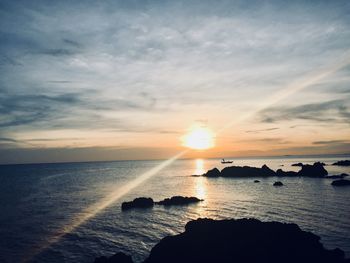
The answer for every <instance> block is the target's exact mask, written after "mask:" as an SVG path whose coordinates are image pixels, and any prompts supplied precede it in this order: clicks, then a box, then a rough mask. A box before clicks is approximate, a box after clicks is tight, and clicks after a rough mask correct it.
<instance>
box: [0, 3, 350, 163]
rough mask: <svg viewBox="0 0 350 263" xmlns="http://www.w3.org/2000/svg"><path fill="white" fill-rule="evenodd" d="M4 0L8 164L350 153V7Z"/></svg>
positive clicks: (0, 10)
mask: <svg viewBox="0 0 350 263" xmlns="http://www.w3.org/2000/svg"><path fill="white" fill-rule="evenodd" d="M77 2H78V1H76V3H73V2H72V1H13V0H11V1H4V0H2V1H0V163H9V162H15V163H18V162H53V161H80V160H115V159H152V158H167V157H169V156H171V155H173V154H176V153H177V152H178V151H181V149H182V146H181V138H182V136H183V135H184V134H186V132H188V130H189V129H190V128H191V127H193V126H194V125H197V126H205V127H208V128H209V129H211V130H212V131H213V132H214V133H216V147H214V148H213V149H211V150H208V151H206V152H205V153H203V152H201V153H198V152H195V153H191V154H192V155H190V156H192V157H195V156H196V155H198V156H199V155H200V156H207V157H215V156H218V157H224V156H250V155H281V154H282V155H284V154H333V153H349V152H350V85H349V84H350V74H349V73H350V16H349V13H350V2H349V1H256V2H255V1H203V0H201V1H160V0H159V1H134V0H130V1H79V3H77Z"/></svg>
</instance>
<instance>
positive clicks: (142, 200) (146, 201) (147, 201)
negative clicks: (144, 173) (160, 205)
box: [122, 197, 154, 211]
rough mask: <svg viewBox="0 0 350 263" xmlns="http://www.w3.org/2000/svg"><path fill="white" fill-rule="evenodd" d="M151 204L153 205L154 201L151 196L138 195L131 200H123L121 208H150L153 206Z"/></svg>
mask: <svg viewBox="0 0 350 263" xmlns="http://www.w3.org/2000/svg"><path fill="white" fill-rule="evenodd" d="M153 205H154V201H153V199H152V198H149V197H138V198H135V199H134V200H133V201H130V202H123V203H122V210H123V211H125V210H129V209H132V208H150V207H153Z"/></svg>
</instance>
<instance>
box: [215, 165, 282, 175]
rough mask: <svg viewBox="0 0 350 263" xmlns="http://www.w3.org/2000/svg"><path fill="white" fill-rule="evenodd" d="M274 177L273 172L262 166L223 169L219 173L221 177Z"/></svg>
mask: <svg viewBox="0 0 350 263" xmlns="http://www.w3.org/2000/svg"><path fill="white" fill-rule="evenodd" d="M275 175H276V173H275V171H273V170H271V169H270V168H269V167H267V166H266V165H263V166H262V167H261V168H257V167H250V166H243V167H242V166H230V167H225V168H224V169H223V170H222V171H221V176H222V177H267V176H275Z"/></svg>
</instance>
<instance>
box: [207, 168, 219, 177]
mask: <svg viewBox="0 0 350 263" xmlns="http://www.w3.org/2000/svg"><path fill="white" fill-rule="evenodd" d="M220 175H221V174H220V171H219V169H218V168H213V169H211V170H209V171H208V172H206V173H205V174H203V176H206V177H219V176H220Z"/></svg>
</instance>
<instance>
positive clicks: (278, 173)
mask: <svg viewBox="0 0 350 263" xmlns="http://www.w3.org/2000/svg"><path fill="white" fill-rule="evenodd" d="M276 175H277V176H298V173H297V172H293V171H286V172H285V171H283V170H282V169H278V170H277V171H276Z"/></svg>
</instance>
